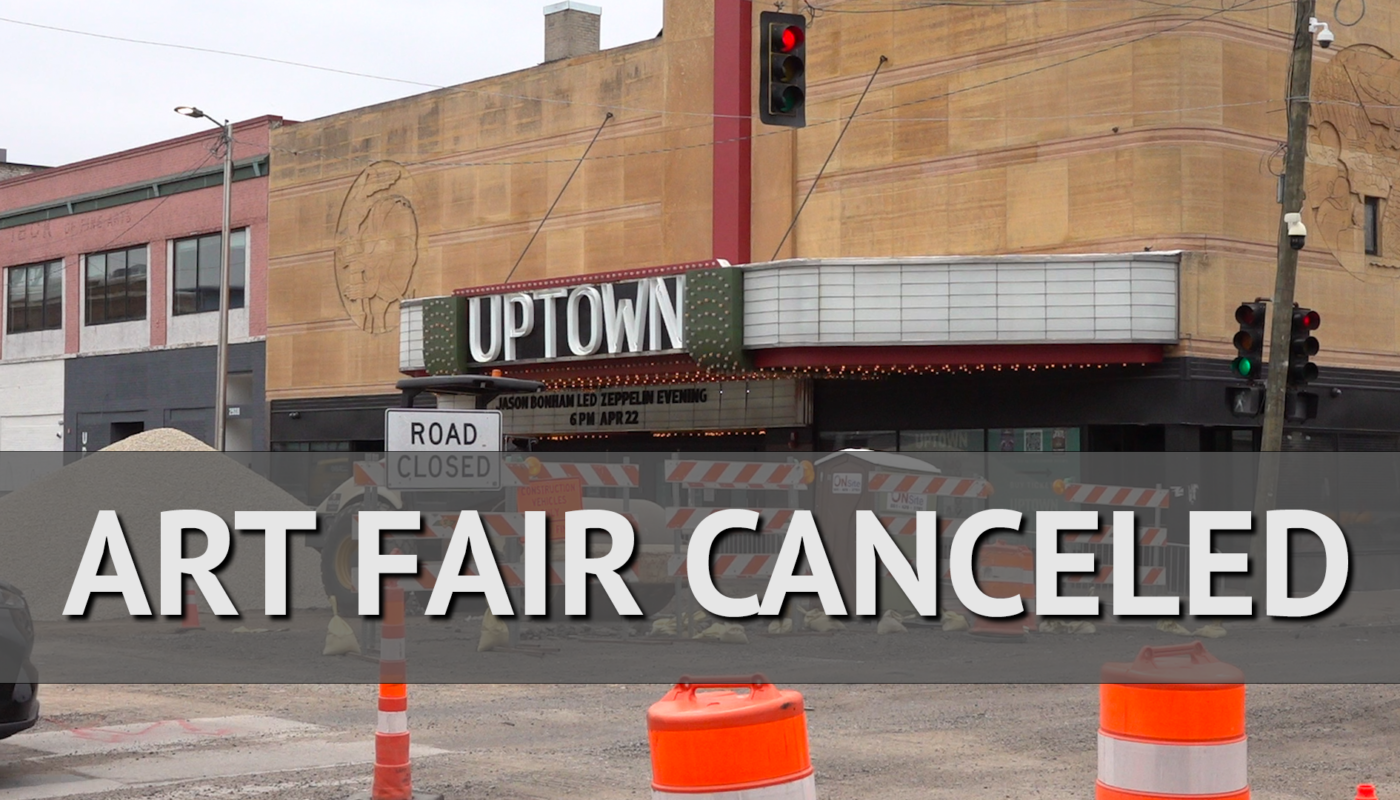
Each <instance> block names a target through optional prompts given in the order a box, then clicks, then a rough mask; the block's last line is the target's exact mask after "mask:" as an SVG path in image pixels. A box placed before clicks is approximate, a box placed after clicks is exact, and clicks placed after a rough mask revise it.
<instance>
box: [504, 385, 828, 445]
mask: <svg viewBox="0 0 1400 800" xmlns="http://www.w3.org/2000/svg"><path fill="white" fill-rule="evenodd" d="M809 385H810V384H809V383H808V382H807V381H801V380H775V381H727V382H722V383H694V384H682V385H674V386H647V387H628V388H609V389H592V390H582V391H576V390H566V391H555V392H542V393H540V394H530V395H509V396H505V397H501V398H499V399H497V400H495V401H494V402H492V404H491V408H494V409H497V410H499V411H500V412H501V415H502V418H503V424H504V427H505V430H506V432H507V434H513V435H548V434H569V433H619V432H626V431H711V430H759V429H766V428H789V427H802V426H805V425H808V424H810V423H811V416H812V414H811V408H812V401H811V392H810V391H809V388H808V387H809Z"/></svg>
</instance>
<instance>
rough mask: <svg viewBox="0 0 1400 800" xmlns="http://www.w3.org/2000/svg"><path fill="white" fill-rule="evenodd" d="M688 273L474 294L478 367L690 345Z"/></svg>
mask: <svg viewBox="0 0 1400 800" xmlns="http://www.w3.org/2000/svg"><path fill="white" fill-rule="evenodd" d="M684 310H685V276H684V275H671V276H666V277H659V278H644V279H642V280H634V281H624V282H620V283H605V284H583V285H580V286H573V287H559V288H549V289H540V290H537V291H527V292H511V293H507V294H493V295H478V296H475V297H468V298H466V317H465V324H466V333H467V337H466V338H467V356H468V358H469V359H470V360H471V361H473V362H475V363H477V364H498V363H508V362H524V361H541V360H546V359H554V358H568V357H578V358H586V357H589V356H598V355H604V354H606V355H618V354H623V353H629V354H634V353H648V354H657V353H669V352H678V351H683V350H684V349H685V331H684V316H685V315H684Z"/></svg>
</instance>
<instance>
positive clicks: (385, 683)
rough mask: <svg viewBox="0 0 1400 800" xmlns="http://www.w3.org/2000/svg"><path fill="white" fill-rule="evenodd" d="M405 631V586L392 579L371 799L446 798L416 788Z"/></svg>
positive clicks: (382, 633)
mask: <svg viewBox="0 0 1400 800" xmlns="http://www.w3.org/2000/svg"><path fill="white" fill-rule="evenodd" d="M395 552H397V551H395ZM404 632H405V626H404V596H403V588H402V587H400V586H399V585H398V582H397V581H390V582H389V583H388V584H387V585H386V586H385V587H384V616H383V619H382V621H381V622H380V625H379V724H378V726H377V727H376V728H375V731H374V783H373V784H372V786H371V788H370V792H369V795H368V798H369V800H442V795H440V794H423V793H420V792H415V791H413V768H412V764H411V762H410V759H409V752H408V750H409V736H408V684H407V683H405V681H406V680H407V671H408V670H407V665H408V662H407V660H406V652H405V648H404ZM357 797H358V798H364V797H365V795H363V794H362V795H357Z"/></svg>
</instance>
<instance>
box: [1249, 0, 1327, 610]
mask: <svg viewBox="0 0 1400 800" xmlns="http://www.w3.org/2000/svg"><path fill="white" fill-rule="evenodd" d="M1315 5H1316V0H1297V3H1296V4H1295V8H1294V13H1295V15H1296V16H1295V19H1294V27H1293V56H1292V61H1291V64H1290V67H1289V76H1290V80H1289V82H1288V98H1287V103H1288V149H1287V151H1286V154H1285V156H1284V179H1283V206H1282V208H1281V209H1280V216H1279V229H1278V272H1277V274H1276V276H1275V279H1274V297H1273V303H1272V304H1271V305H1272V306H1273V309H1272V314H1270V316H1271V317H1272V319H1271V320H1270V321H1271V323H1272V325H1271V327H1270V331H1269V334H1270V335H1269V374H1268V377H1267V379H1266V381H1265V384H1264V426H1263V435H1262V440H1261V442H1260V446H1259V450H1260V454H1259V479H1258V483H1257V484H1256V485H1255V497H1254V517H1255V525H1256V526H1257V527H1256V531H1260V532H1257V533H1255V535H1254V539H1253V541H1252V544H1251V547H1250V555H1251V557H1252V558H1251V560H1252V562H1253V564H1252V572H1253V576H1254V578H1253V587H1254V590H1253V595H1254V597H1255V599H1256V611H1260V610H1262V608H1261V607H1262V601H1263V597H1264V569H1263V566H1264V555H1265V549H1264V535H1263V533H1262V527H1263V522H1264V517H1265V514H1266V513H1267V512H1268V511H1270V510H1271V509H1273V507H1274V502H1275V500H1276V498H1277V495H1278V473H1279V457H1278V453H1279V451H1281V450H1282V449H1283V416H1284V409H1285V406H1286V402H1287V397H1286V395H1287V390H1288V383H1287V381H1288V357H1289V349H1290V348H1289V336H1290V333H1291V332H1292V326H1293V290H1294V286H1295V285H1296V283H1297V277H1298V251H1297V250H1294V249H1293V248H1292V247H1291V246H1290V245H1289V242H1288V225H1287V224H1286V223H1285V222H1284V221H1283V215H1284V214H1289V213H1301V211H1302V207H1303V173H1304V169H1305V167H1306V164H1307V158H1308V111H1309V108H1310V98H1311V96H1312V48H1313V34H1312V30H1311V22H1312V19H1313V16H1314V10H1315Z"/></svg>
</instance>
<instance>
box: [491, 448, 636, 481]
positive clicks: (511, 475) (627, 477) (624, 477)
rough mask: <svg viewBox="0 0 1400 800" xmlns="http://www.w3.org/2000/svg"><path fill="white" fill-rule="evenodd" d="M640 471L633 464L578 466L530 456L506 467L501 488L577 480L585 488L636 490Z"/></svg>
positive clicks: (567, 462) (573, 463)
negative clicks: (531, 482)
mask: <svg viewBox="0 0 1400 800" xmlns="http://www.w3.org/2000/svg"><path fill="white" fill-rule="evenodd" d="M641 476H642V473H641V469H640V468H639V467H638V466H637V465H636V464H627V463H622V464H602V463H594V464H581V463H575V462H572V461H541V460H540V459H538V458H535V457H534V456H530V457H529V458H527V459H525V460H524V461H520V462H511V463H507V464H506V465H505V472H504V474H503V475H502V477H503V479H504V480H502V485H504V486H513V487H520V486H525V485H526V484H528V483H530V481H549V480H561V479H564V478H577V479H578V480H579V481H581V482H582V483H583V485H584V486H588V487H591V488H605V489H635V488H637V487H638V486H641Z"/></svg>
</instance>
